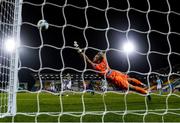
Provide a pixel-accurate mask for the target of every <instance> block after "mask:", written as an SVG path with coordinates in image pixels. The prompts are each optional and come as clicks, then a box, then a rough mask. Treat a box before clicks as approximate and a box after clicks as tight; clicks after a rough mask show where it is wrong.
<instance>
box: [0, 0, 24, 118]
mask: <svg viewBox="0 0 180 123" xmlns="http://www.w3.org/2000/svg"><path fill="white" fill-rule="evenodd" d="M19 7H20V6H19V1H15V0H8V1H6V0H0V92H1V96H0V100H1V101H0V117H4V116H9V115H11V116H12V115H15V114H16V90H17V89H16V87H17V86H16V85H17V79H18V78H17V67H18V57H17V56H18V54H17V50H16V49H17V47H18V44H19V38H18V37H19V29H20V25H18V23H19V22H20V21H21V20H20V18H19V17H20V16H19V14H18V13H19V12H20V11H19V10H20V9H19Z"/></svg>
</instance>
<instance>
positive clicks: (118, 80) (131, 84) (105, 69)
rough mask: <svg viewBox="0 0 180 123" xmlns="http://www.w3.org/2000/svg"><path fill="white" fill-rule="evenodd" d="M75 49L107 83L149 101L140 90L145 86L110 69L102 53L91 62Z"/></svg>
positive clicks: (80, 51)
mask: <svg viewBox="0 0 180 123" xmlns="http://www.w3.org/2000/svg"><path fill="white" fill-rule="evenodd" d="M75 46H76V45H75ZM76 48H78V52H79V53H80V54H81V55H82V56H83V57H84V58H85V59H86V61H87V62H88V63H89V64H90V65H91V66H92V67H93V69H95V70H97V71H99V72H100V74H101V75H102V76H105V77H106V79H107V80H108V81H109V82H111V83H113V84H115V85H117V86H118V87H120V88H121V89H123V90H128V89H129V90H132V91H135V92H138V93H140V94H144V95H146V96H147V97H148V99H149V100H151V97H150V95H149V93H148V91H147V90H145V89H144V88H142V87H144V86H145V84H143V83H141V82H140V81H139V80H137V79H135V78H130V77H129V76H128V75H126V74H123V73H121V72H120V71H116V70H113V69H110V67H109V66H108V63H107V61H106V57H105V53H104V52H99V53H98V54H97V55H95V57H94V58H93V61H91V60H90V59H89V58H88V57H87V56H86V55H85V53H83V52H82V50H81V49H79V47H77V46H76Z"/></svg>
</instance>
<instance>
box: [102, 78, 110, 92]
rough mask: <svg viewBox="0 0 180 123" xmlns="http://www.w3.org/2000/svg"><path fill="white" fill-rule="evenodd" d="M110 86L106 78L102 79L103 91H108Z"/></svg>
mask: <svg viewBox="0 0 180 123" xmlns="http://www.w3.org/2000/svg"><path fill="white" fill-rule="evenodd" d="M107 88H108V83H107V81H106V80H105V79H101V89H102V91H103V92H106V91H107Z"/></svg>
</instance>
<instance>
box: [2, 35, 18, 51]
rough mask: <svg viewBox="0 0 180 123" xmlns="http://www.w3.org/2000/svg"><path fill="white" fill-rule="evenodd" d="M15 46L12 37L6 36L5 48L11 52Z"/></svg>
mask: <svg viewBox="0 0 180 123" xmlns="http://www.w3.org/2000/svg"><path fill="white" fill-rule="evenodd" d="M15 48H16V44H15V41H14V39H13V38H8V39H7V40H6V41H5V49H6V51H8V52H10V53H12V52H13V51H14V50H15Z"/></svg>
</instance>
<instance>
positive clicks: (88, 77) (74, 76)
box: [33, 73, 102, 80]
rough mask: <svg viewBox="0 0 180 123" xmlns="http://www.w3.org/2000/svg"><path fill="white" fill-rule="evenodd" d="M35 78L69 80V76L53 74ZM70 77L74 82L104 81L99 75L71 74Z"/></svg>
mask: <svg viewBox="0 0 180 123" xmlns="http://www.w3.org/2000/svg"><path fill="white" fill-rule="evenodd" d="M33 77H34V79H35V80H39V78H40V77H41V79H42V80H60V79H61V77H62V78H67V77H68V76H67V74H53V73H52V74H51V73H46V74H33ZM70 77H71V79H72V80H82V77H83V78H84V79H85V80H91V79H92V80H100V79H102V77H101V76H99V75H98V74H84V75H83V76H82V74H70Z"/></svg>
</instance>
